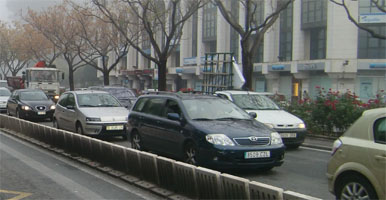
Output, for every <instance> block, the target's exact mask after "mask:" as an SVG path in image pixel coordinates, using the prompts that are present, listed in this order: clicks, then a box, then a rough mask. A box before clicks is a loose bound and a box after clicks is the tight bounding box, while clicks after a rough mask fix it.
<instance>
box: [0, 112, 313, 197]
mask: <svg viewBox="0 0 386 200" xmlns="http://www.w3.org/2000/svg"><path fill="white" fill-rule="evenodd" d="M0 128H3V129H4V130H5V131H6V130H12V132H13V133H12V134H13V135H19V136H20V137H21V138H26V137H29V138H33V139H35V140H39V141H40V142H44V144H45V145H42V144H40V143H39V145H40V146H43V147H47V148H49V149H51V150H54V151H56V152H58V153H62V154H63V155H65V156H70V157H72V158H74V159H78V160H81V159H83V160H86V161H87V164H89V165H90V166H92V167H97V168H98V169H100V168H105V167H106V168H110V171H109V173H110V174H112V175H114V173H112V172H113V171H115V176H116V177H120V178H121V179H123V180H125V181H128V182H130V183H135V184H136V185H139V186H141V187H143V188H147V189H150V190H152V191H153V192H157V193H158V194H161V195H163V196H165V197H167V198H169V199H185V198H191V199H267V200H271V199H275V200H280V199H284V200H287V199H288V200H290V199H291V200H303V199H304V200H305V199H310V200H317V198H314V197H311V196H307V195H303V194H300V193H296V192H292V191H285V192H284V191H283V189H281V188H278V187H274V186H270V185H267V184H263V183H258V182H250V181H249V180H248V179H244V178H241V177H237V176H232V175H229V174H222V173H220V172H218V171H215V170H210V169H206V168H202V167H196V166H193V165H190V164H186V163H183V162H178V161H175V160H172V159H169V158H164V157H160V156H157V155H155V154H152V153H147V152H141V151H138V150H135V149H131V148H126V147H122V146H119V145H115V144H111V143H108V142H105V141H101V140H98V139H95V138H90V137H86V136H83V135H78V134H75V133H72V132H69V131H64V130H58V129H55V128H50V127H47V126H44V125H40V124H37V123H32V122H29V121H25V120H20V119H18V118H14V117H9V116H5V115H0ZM15 132H16V133H15ZM28 140H29V141H32V142H33V143H35V142H34V141H35V140H31V139H28ZM82 162H83V161H82ZM106 172H107V171H106ZM117 174H119V176H118V175H117Z"/></svg>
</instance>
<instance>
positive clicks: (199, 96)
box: [140, 91, 218, 100]
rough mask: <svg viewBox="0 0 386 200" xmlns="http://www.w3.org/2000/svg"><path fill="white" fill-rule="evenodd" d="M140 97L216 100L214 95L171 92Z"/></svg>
mask: <svg viewBox="0 0 386 200" xmlns="http://www.w3.org/2000/svg"><path fill="white" fill-rule="evenodd" d="M140 97H173V98H177V99H183V100H187V99H218V97H217V96H214V95H205V94H194V93H178V92H176V93H173V92H162V91H159V92H154V93H150V94H145V95H142V96H140Z"/></svg>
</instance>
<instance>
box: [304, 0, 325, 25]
mask: <svg viewBox="0 0 386 200" xmlns="http://www.w3.org/2000/svg"><path fill="white" fill-rule="evenodd" d="M327 2H328V0H302V29H309V28H317V27H325V26H326V25H327Z"/></svg>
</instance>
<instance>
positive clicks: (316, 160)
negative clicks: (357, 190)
mask: <svg viewBox="0 0 386 200" xmlns="http://www.w3.org/2000/svg"><path fill="white" fill-rule="evenodd" d="M39 123H40V124H45V125H48V126H52V122H39ZM105 140H107V141H109V142H112V143H114V144H118V145H122V146H125V147H130V142H129V141H123V140H122V138H121V137H114V138H106V139H105ZM330 157H331V155H330V151H325V150H319V149H313V148H307V147H300V148H299V149H292V150H287V151H286V154H285V160H284V164H283V165H282V166H280V167H276V168H273V169H272V170H271V171H269V172H259V171H257V170H254V171H251V170H248V171H238V170H234V171H227V172H226V173H229V174H232V175H236V176H240V177H243V178H246V179H249V180H251V181H257V182H261V183H265V184H269V185H273V186H276V187H280V188H283V189H284V190H291V191H294V192H298V193H302V194H306V195H310V196H313V197H317V198H321V199H335V196H334V195H332V194H331V193H330V192H329V191H328V183H327V177H326V172H327V163H328V160H329V159H330Z"/></svg>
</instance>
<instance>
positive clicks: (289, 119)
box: [247, 110, 304, 124]
mask: <svg viewBox="0 0 386 200" xmlns="http://www.w3.org/2000/svg"><path fill="white" fill-rule="evenodd" d="M247 112H248V113H250V112H255V113H256V114H257V117H256V120H257V121H259V122H262V123H270V124H300V123H304V122H303V121H302V120H301V119H299V118H298V117H296V116H295V115H292V114H291V113H288V112H286V111H284V110H247Z"/></svg>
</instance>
